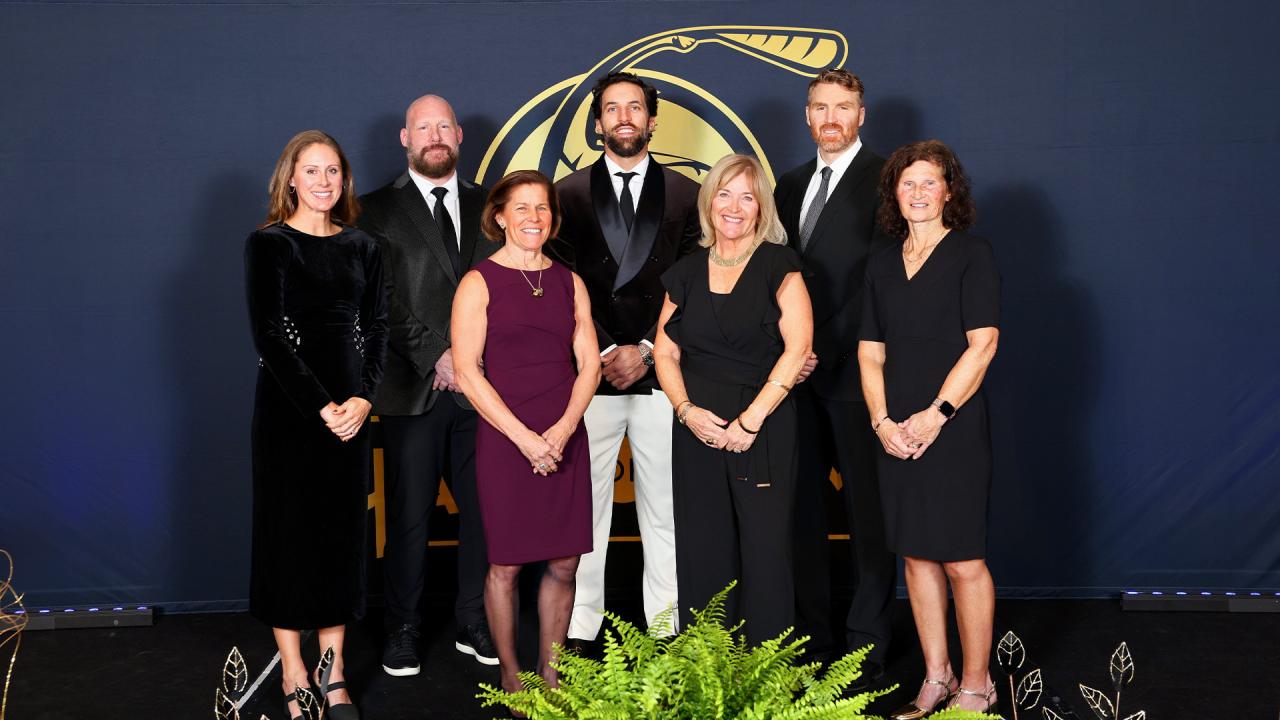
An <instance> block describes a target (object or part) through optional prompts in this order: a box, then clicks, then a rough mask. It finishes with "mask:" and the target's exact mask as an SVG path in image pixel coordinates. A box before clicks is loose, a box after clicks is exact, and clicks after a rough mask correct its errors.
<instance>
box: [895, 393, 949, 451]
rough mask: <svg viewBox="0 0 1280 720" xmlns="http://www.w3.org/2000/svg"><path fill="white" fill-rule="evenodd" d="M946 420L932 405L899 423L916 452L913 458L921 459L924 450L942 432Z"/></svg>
mask: <svg viewBox="0 0 1280 720" xmlns="http://www.w3.org/2000/svg"><path fill="white" fill-rule="evenodd" d="M946 421H947V419H946V418H944V417H943V416H942V413H940V412H938V409H937V408H935V407H933V406H932V405H930V406H929V407H927V408H925V409H923V410H921V411H920V412H918V413H916V414H915V415H912V416H911V417H909V418H907V419H906V420H904V421H902V422H901V423H898V427H900V428H902V432H903V433H905V434H906V436H907V441H908V443H909V444H910V447H911V448H912V449H913V450H915V454H913V455H912V456H911V459H912V460H919V459H920V456H921V455H924V451H925V450H928V449H929V446H930V445H933V441H934V440H937V439H938V433H940V432H942V425H943V423H945V422H946Z"/></svg>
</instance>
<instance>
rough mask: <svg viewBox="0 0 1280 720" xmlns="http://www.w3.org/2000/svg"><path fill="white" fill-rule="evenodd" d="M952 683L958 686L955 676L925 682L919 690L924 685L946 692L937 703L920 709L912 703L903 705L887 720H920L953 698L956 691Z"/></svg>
mask: <svg viewBox="0 0 1280 720" xmlns="http://www.w3.org/2000/svg"><path fill="white" fill-rule="evenodd" d="M952 683H955V684H956V685H957V686H959V683H957V682H956V676H955V675H952V676H950V677H948V678H947V679H946V680H925V681H924V682H923V683H921V684H920V687H921V688H923V687H924V686H925V685H940V686H942V688H943V689H944V690H946V691H947V692H946V694H945V695H943V696H942V697H940V698H938V701H937V702H935V703H934V704H932V705H930V706H929V707H927V708H922V707H920V706H919V705H916V704H915V703H913V702H909V703H907V704H906V705H903V706H902V707H900V708H898V709H897V710H894V711H893V713H891V714H890V715H889V720H920V718H922V717H924V716H926V715H928V714H929V713H931V712H933V711H934V708H936V707H938V706H939V705H941V704H943V703H945V702H947V701H948V700H950V699H951V698H953V697H955V694H956V691H955V689H954V688H953V687H952Z"/></svg>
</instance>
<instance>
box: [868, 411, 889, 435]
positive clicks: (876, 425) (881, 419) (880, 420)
mask: <svg viewBox="0 0 1280 720" xmlns="http://www.w3.org/2000/svg"><path fill="white" fill-rule="evenodd" d="M888 419H889V416H888V415H885V416H884V417H882V418H880V419H879V420H877V421H876V424H875V425H872V426H871V432H876V431H877V430H879V429H880V426H881V425H882V424H884V421H885V420H888Z"/></svg>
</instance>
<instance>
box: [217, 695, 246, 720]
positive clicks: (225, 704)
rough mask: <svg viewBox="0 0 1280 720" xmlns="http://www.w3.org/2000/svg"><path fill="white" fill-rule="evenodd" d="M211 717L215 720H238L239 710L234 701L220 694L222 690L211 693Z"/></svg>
mask: <svg viewBox="0 0 1280 720" xmlns="http://www.w3.org/2000/svg"><path fill="white" fill-rule="evenodd" d="M213 716H214V717H215V718H217V720H240V710H239V709H238V708H236V704H235V701H234V700H232V699H231V698H229V697H227V694H226V693H224V692H222V688H215V689H214V691H213Z"/></svg>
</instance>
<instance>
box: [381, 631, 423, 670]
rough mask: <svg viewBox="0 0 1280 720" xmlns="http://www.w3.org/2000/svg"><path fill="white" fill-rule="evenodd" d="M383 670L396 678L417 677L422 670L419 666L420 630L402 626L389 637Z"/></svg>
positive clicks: (384, 649)
mask: <svg viewBox="0 0 1280 720" xmlns="http://www.w3.org/2000/svg"><path fill="white" fill-rule="evenodd" d="M382 669H383V670H384V671H385V672H386V673H387V674H388V675H392V676H395V677H405V676H408V675H417V674H418V673H419V672H420V671H421V670H422V668H421V667H419V665H418V628H416V627H414V626H412V625H401V626H400V627H398V628H396V629H395V630H394V631H393V632H392V633H391V634H390V635H388V636H387V646H386V647H385V648H383V650H382Z"/></svg>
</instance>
